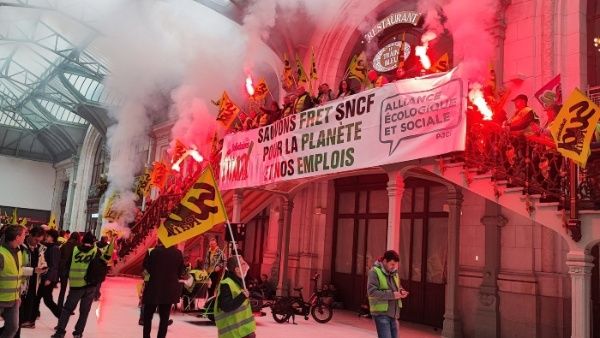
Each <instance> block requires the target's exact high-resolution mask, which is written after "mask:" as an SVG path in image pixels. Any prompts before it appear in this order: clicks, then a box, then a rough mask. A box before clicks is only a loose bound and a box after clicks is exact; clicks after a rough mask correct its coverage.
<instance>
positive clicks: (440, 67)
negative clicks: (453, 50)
mask: <svg viewBox="0 0 600 338" xmlns="http://www.w3.org/2000/svg"><path fill="white" fill-rule="evenodd" d="M449 60H450V59H449V56H448V53H444V55H442V56H440V58H439V59H438V60H437V61H436V62H435V63H434V64H433V67H431V69H432V70H433V71H434V72H447V71H448V70H450V61H449Z"/></svg>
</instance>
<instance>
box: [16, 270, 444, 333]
mask: <svg viewBox="0 0 600 338" xmlns="http://www.w3.org/2000/svg"><path fill="white" fill-rule="evenodd" d="M137 282H138V280H135V279H129V278H124V277H113V278H109V279H108V280H107V281H106V282H105V284H104V285H103V290H102V299H101V300H100V301H99V302H96V303H94V305H93V307H92V311H91V313H90V317H89V319H88V323H87V327H86V329H85V332H84V337H86V338H88V337H89V338H93V337H98V338H101V337H118V338H132V337H141V336H142V328H141V326H139V325H138V323H137V320H138V308H137V306H136V305H137V294H136V283H137ZM55 298H56V297H55ZM267 310H268V309H267ZM41 311H42V316H41V318H40V319H39V320H38V321H37V322H36V328H35V329H23V330H22V333H21V337H23V338H38V337H44V338H48V337H50V336H51V335H52V333H53V330H52V328H53V327H54V326H56V319H55V318H54V317H53V316H52V314H51V313H50V311H48V309H47V308H46V307H45V305H43V304H42V305H41ZM75 312H76V315H75V316H73V317H71V321H70V322H69V326H68V328H67V332H68V333H69V334H68V335H67V337H70V333H71V332H72V330H73V326H74V325H75V322H76V321H77V316H78V314H79V313H78V312H77V310H76V311H75ZM171 318H172V319H173V320H174V321H175V323H174V324H173V325H172V326H170V327H169V333H168V335H167V336H168V337H206V338H216V337H217V330H216V328H215V327H214V326H212V325H210V323H209V322H208V321H207V320H206V319H202V318H196V317H193V316H190V315H184V314H181V313H174V314H173V315H172V316H171ZM256 321H257V331H256V333H257V336H258V338H337V337H339V338H376V337H377V334H376V333H375V327H374V325H373V323H372V321H371V320H370V319H365V318H359V317H358V316H356V315H355V314H353V313H351V312H346V311H337V312H335V314H334V316H333V319H332V320H331V322H329V323H327V324H318V323H316V322H315V321H313V320H312V318H311V319H309V320H308V321H304V319H303V318H298V320H297V325H292V324H287V323H286V324H277V323H275V321H274V320H273V318H271V316H270V314H269V315H267V316H265V317H260V318H257V319H256ZM153 324H154V325H153V335H152V336H153V337H155V336H156V331H157V326H158V316H155V320H154V323H153ZM439 336H440V335H439V331H438V332H435V331H433V330H432V329H431V328H428V327H424V326H419V325H413V324H409V323H401V327H400V337H402V338H425V337H439Z"/></svg>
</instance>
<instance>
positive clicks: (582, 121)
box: [550, 88, 600, 167]
mask: <svg viewBox="0 0 600 338" xmlns="http://www.w3.org/2000/svg"><path fill="white" fill-rule="evenodd" d="M599 118H600V108H598V106H597V105H596V104H595V103H594V102H593V101H591V100H590V99H588V98H587V97H586V96H585V95H584V94H583V93H582V92H581V91H580V90H579V89H577V88H575V90H573V92H572V93H571V95H570V96H569V99H568V100H567V101H566V102H565V104H564V105H563V107H562V109H561V110H560V112H559V113H558V116H557V117H556V118H555V119H554V122H552V124H551V125H550V132H551V133H552V137H553V138H554V142H556V148H557V149H558V151H559V152H560V153H561V154H562V155H563V156H565V157H568V158H570V159H572V160H573V161H575V162H576V163H578V164H579V165H580V166H582V167H585V165H586V163H587V159H588V157H589V156H590V143H591V142H592V137H593V136H594V131H595V129H596V124H597V123H598V119H599Z"/></svg>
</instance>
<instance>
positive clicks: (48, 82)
mask: <svg viewBox="0 0 600 338" xmlns="http://www.w3.org/2000/svg"><path fill="white" fill-rule="evenodd" d="M113 1H114V0H113ZM108 2H110V0H102V1H98V6H99V7H100V6H104V7H106V3H108ZM90 4H92V5H90ZM93 4H94V2H91V1H80V0H60V1H59V0H0V153H2V154H11V152H13V151H14V154H26V152H23V151H20V150H19V149H17V148H15V149H6V147H9V146H18V145H19V144H21V142H18V140H17V141H15V138H16V139H18V138H25V137H31V135H38V134H43V137H44V138H43V140H47V139H48V138H50V139H52V138H53V137H54V138H56V141H57V142H42V143H44V144H45V145H47V144H52V145H57V146H58V147H59V148H60V149H46V150H47V151H48V154H39V155H40V157H39V158H44V159H47V160H50V161H59V160H61V158H58V157H56V154H69V153H72V154H76V152H77V149H72V148H69V147H62V146H63V145H68V144H75V145H77V144H81V143H82V141H83V140H82V139H81V140H80V139H79V138H81V137H83V136H82V135H85V132H82V130H85V128H87V126H88V125H89V122H88V121H87V120H86V119H85V117H83V116H80V115H78V111H79V107H81V106H82V105H84V106H96V107H105V106H106V105H114V104H115V103H117V100H116V99H114V98H113V97H111V95H109V94H108V93H107V91H106V90H105V88H104V86H103V85H102V81H103V79H104V77H105V76H106V74H107V73H108V70H107V67H106V65H105V62H102V61H99V60H104V59H103V58H102V56H101V55H94V54H93V52H92V51H91V50H89V49H88V48H87V47H88V46H90V44H91V43H92V42H93V41H94V40H95V39H96V38H97V37H98V36H99V32H98V31H97V30H96V29H95V28H94V25H93V20H91V19H90V18H91V17H92V15H90V14H91V13H93V12H94V11H97V10H99V9H98V8H93V7H94V6H93ZM59 5H60V6H61V10H58V9H57V6H59ZM3 128H9V129H6V130H5V129H3ZM57 128H58V129H57ZM82 128H83V129H82ZM19 130H21V132H19ZM32 131H33V132H34V134H32ZM36 131H44V133H39V132H36ZM65 138H72V139H71V140H68V141H72V142H63V141H64V139H65ZM61 147H62V148H61ZM34 148H35V147H34V146H30V148H29V149H28V150H30V149H34ZM40 149H42V150H43V149H44V148H40ZM42 155H43V156H42Z"/></svg>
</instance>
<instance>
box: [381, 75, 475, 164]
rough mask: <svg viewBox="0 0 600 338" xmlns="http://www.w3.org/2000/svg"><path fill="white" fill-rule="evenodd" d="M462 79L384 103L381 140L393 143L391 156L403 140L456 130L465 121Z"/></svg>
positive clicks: (399, 95) (392, 97) (386, 99)
mask: <svg viewBox="0 0 600 338" xmlns="http://www.w3.org/2000/svg"><path fill="white" fill-rule="evenodd" d="M462 89H463V83H462V81H461V80H460V79H454V80H451V81H449V82H447V83H445V84H443V85H440V86H438V87H434V88H431V89H428V90H424V91H418V92H407V93H400V94H396V95H393V96H390V97H388V98H385V99H384V100H383V101H382V102H381V123H380V128H379V140H380V141H381V142H382V143H389V144H390V155H392V154H393V153H394V151H395V150H396V149H397V148H398V146H399V145H400V143H401V142H402V140H405V139H411V138H414V137H419V136H422V135H426V134H430V133H435V132H442V131H444V130H450V129H453V128H455V127H457V126H458V125H459V123H460V121H461V118H462V113H461V112H462V111H463V107H462V105H463V101H464V100H463V99H462V97H461V95H462V92H463V90H462Z"/></svg>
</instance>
